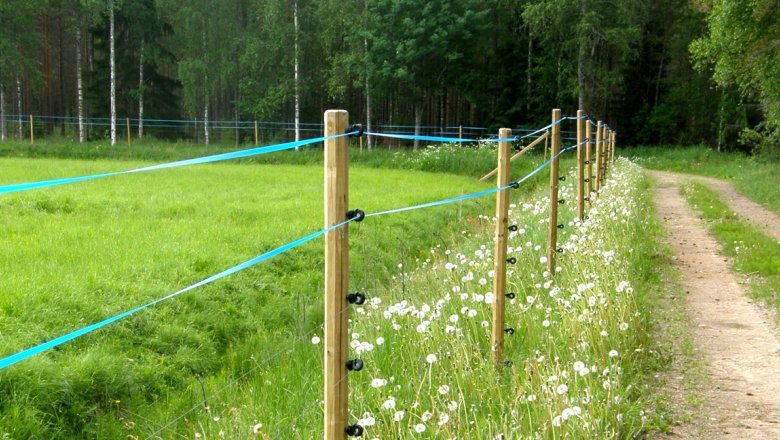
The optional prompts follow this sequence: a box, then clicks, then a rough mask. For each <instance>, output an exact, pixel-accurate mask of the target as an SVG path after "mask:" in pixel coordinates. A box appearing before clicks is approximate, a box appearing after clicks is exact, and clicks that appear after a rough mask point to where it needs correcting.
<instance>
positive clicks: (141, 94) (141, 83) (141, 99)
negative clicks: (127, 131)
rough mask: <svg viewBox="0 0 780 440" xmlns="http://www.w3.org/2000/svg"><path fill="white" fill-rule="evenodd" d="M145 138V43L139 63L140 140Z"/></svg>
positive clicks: (142, 44) (142, 46)
mask: <svg viewBox="0 0 780 440" xmlns="http://www.w3.org/2000/svg"><path fill="white" fill-rule="evenodd" d="M143 138H144V43H141V56H140V61H139V62H138V139H139V140H140V139H143Z"/></svg>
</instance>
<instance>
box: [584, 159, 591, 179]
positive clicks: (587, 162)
mask: <svg viewBox="0 0 780 440" xmlns="http://www.w3.org/2000/svg"><path fill="white" fill-rule="evenodd" d="M589 163H590V161H589V160H586V161H585V165H587V164H589ZM586 182H587V181H586Z"/></svg>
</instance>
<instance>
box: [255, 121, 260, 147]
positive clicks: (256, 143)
mask: <svg viewBox="0 0 780 440" xmlns="http://www.w3.org/2000/svg"><path fill="white" fill-rule="evenodd" d="M255 145H260V139H259V138H258V136H257V121H255Z"/></svg>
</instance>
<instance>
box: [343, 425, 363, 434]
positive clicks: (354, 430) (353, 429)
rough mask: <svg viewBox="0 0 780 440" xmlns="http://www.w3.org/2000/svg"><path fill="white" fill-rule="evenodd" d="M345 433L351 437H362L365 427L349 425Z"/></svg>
mask: <svg viewBox="0 0 780 440" xmlns="http://www.w3.org/2000/svg"><path fill="white" fill-rule="evenodd" d="M344 432H346V433H347V435H348V436H350V437H362V436H363V427H362V426H360V425H358V424H357V423H355V424H354V425H349V426H347V427H346V428H344Z"/></svg>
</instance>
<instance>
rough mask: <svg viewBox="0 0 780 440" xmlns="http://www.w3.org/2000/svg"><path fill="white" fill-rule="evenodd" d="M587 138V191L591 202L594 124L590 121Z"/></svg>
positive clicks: (587, 124) (587, 125)
mask: <svg viewBox="0 0 780 440" xmlns="http://www.w3.org/2000/svg"><path fill="white" fill-rule="evenodd" d="M585 139H587V141H588V142H586V143H585V147H586V148H585V163H586V164H587V165H588V167H587V176H586V177H585V178H586V180H587V184H588V185H587V187H586V188H587V190H586V192H587V194H588V196H587V197H588V203H590V193H591V191H593V163H592V162H593V155H592V154H591V149H592V145H593V126H592V125H591V123H590V121H588V122H587V123H586V124H585Z"/></svg>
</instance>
